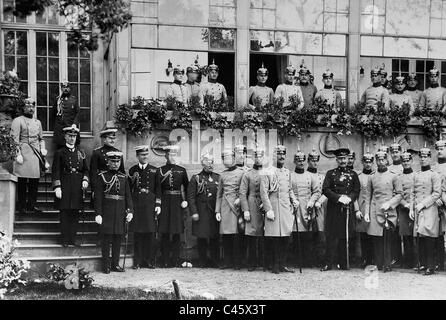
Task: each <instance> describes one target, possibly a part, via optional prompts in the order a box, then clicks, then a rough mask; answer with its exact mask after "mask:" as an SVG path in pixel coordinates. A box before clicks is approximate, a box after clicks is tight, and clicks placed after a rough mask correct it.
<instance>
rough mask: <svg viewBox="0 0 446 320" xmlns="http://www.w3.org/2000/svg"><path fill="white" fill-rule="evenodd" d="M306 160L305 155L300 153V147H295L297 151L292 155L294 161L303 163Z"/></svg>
mask: <svg viewBox="0 0 446 320" xmlns="http://www.w3.org/2000/svg"><path fill="white" fill-rule="evenodd" d="M306 159H307V156H306V155H305V153H303V152H302V151H300V147H299V146H297V151H296V153H295V154H294V161H305V160H306Z"/></svg>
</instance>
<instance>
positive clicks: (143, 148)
mask: <svg viewBox="0 0 446 320" xmlns="http://www.w3.org/2000/svg"><path fill="white" fill-rule="evenodd" d="M133 149H135V151H136V154H137V155H138V154H148V153H149V146H148V145H140V146H136V147H134V148H133Z"/></svg>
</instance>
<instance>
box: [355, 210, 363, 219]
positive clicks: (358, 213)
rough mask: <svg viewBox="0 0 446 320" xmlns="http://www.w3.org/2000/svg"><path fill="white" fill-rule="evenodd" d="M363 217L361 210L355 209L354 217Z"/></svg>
mask: <svg viewBox="0 0 446 320" xmlns="http://www.w3.org/2000/svg"><path fill="white" fill-rule="evenodd" d="M362 217H363V215H362V212H361V211H359V210H358V211H356V219H358V220H361V219H362Z"/></svg>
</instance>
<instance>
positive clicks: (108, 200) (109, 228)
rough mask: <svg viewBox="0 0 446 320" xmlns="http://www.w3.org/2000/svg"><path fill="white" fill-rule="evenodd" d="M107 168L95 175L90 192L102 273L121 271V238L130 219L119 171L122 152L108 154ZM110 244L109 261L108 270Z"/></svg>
mask: <svg viewBox="0 0 446 320" xmlns="http://www.w3.org/2000/svg"><path fill="white" fill-rule="evenodd" d="M106 156H107V166H108V168H109V170H107V171H105V172H102V173H100V174H99V175H98V179H97V181H96V182H97V183H96V184H95V188H94V192H95V194H96V196H95V198H94V200H95V203H94V207H95V211H96V218H95V220H96V223H97V224H99V225H101V226H100V234H101V244H102V263H103V270H104V273H110V270H111V271H115V272H124V271H125V270H124V269H123V268H121V267H120V266H119V255H120V249H121V240H122V235H123V234H124V233H125V229H126V226H125V224H126V223H129V222H130V221H131V220H132V218H133V214H132V212H133V203H132V195H131V192H130V186H129V183H128V180H127V177H126V176H125V175H124V174H122V173H121V172H120V171H119V167H120V165H121V159H122V152H120V151H109V152H107V154H106ZM110 245H111V246H112V259H111V269H110Z"/></svg>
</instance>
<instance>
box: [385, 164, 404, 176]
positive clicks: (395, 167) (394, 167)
mask: <svg viewBox="0 0 446 320" xmlns="http://www.w3.org/2000/svg"><path fill="white" fill-rule="evenodd" d="M387 169H388V170H389V172H391V173H394V174H396V175H400V174H402V173H403V166H402V165H401V164H391V165H390V166H388V167H387Z"/></svg>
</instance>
